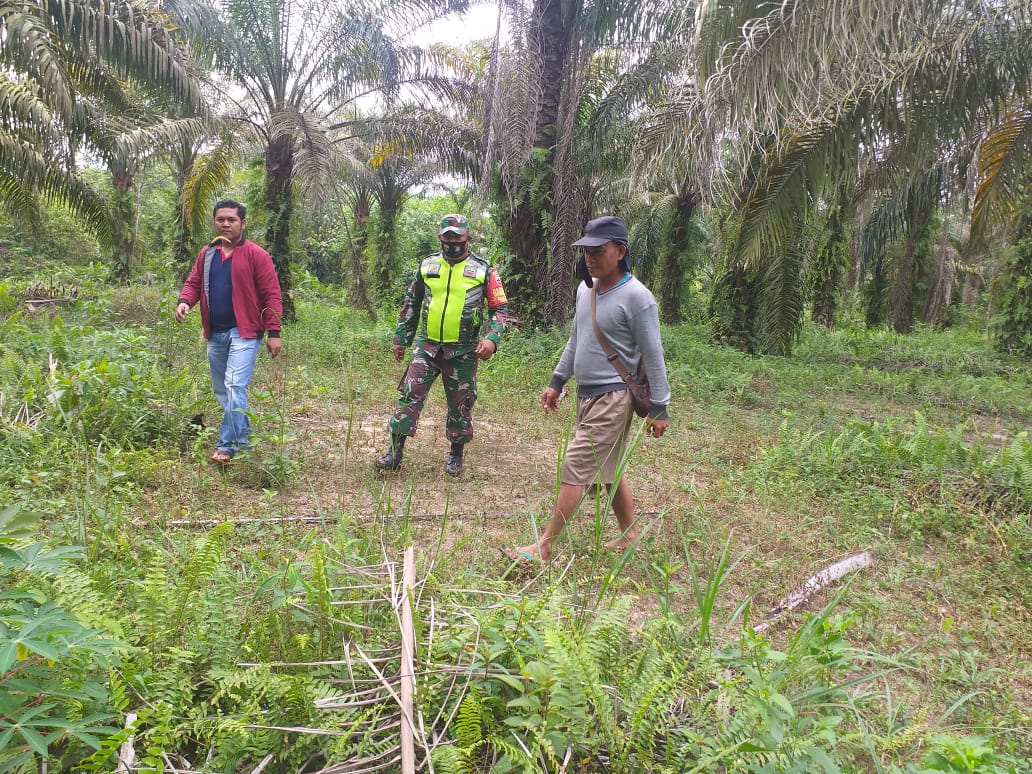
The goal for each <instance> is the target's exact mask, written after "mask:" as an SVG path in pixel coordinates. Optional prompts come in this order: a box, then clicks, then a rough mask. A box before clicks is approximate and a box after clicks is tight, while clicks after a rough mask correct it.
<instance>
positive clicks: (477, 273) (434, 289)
mask: <svg viewBox="0 0 1032 774" xmlns="http://www.w3.org/2000/svg"><path fill="white" fill-rule="evenodd" d="M490 271H491V265H490V264H489V263H487V262H486V261H483V260H481V259H480V258H478V257H477V256H475V255H473V254H472V253H470V254H468V255H467V256H466V258H465V260H462V261H460V262H459V263H456V264H455V265H454V266H453V265H452V264H450V263H448V261H447V260H445V259H444V257H443V256H442V255H440V254H435V255H431V256H429V257H428V258H425V259H423V262H422V263H421V264H420V265H419V276H420V277H421V278H422V280H423V285H424V287H425V288H426V295H425V297H424V299H423V331H424V332H425V336H426V337H427V338H428V339H430V340H432V341H439V342H441V343H443V344H456V343H461V344H466V343H470V342H475V341H476V340H477V338H478V337H479V334H480V326H481V323H482V322H483V307H484V291H485V288H486V287H487V278H488V275H489V274H490Z"/></svg>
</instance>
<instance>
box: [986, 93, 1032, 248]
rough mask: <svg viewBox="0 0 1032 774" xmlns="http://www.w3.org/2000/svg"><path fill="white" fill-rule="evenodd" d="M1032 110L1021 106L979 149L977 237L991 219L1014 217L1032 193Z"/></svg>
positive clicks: (996, 127)
mask: <svg viewBox="0 0 1032 774" xmlns="http://www.w3.org/2000/svg"><path fill="white" fill-rule="evenodd" d="M1030 151H1032V110H1030V109H1028V108H1025V107H1018V108H1015V109H1013V110H1011V111H1010V112H1009V113H1008V114H1007V115H1006V116H1005V117H1004V119H1003V121H1001V122H1000V123H999V124H998V125H996V126H995V127H994V128H993V129H992V130H991V131H990V133H989V134H988V135H987V136H986V138H985V139H984V140H983V142H982V144H981V145H980V146H979V148H978V172H979V178H980V179H979V183H978V187H977V189H976V191H975V204H974V207H973V209H972V212H971V229H972V232H973V234H974V235H975V236H978V235H980V234H982V233H984V231H985V227H986V223H987V221H988V220H990V219H995V220H998V221H1007V220H1010V219H1011V218H1012V217H1013V216H1014V215H1015V214H1016V213H1017V212H1018V211H1019V210H1020V208H1021V207H1023V206H1025V205H1027V202H1028V198H1029V195H1030V172H1029V167H1030V164H1029V160H1030V156H1032V153H1030Z"/></svg>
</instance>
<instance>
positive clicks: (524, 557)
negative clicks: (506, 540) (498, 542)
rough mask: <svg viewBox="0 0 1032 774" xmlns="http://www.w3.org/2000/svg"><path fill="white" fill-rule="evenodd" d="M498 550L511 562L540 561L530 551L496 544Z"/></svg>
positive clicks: (532, 562) (531, 562) (528, 562)
mask: <svg viewBox="0 0 1032 774" xmlns="http://www.w3.org/2000/svg"><path fill="white" fill-rule="evenodd" d="M498 551H499V552H500V553H501V555H502V556H504V557H505V558H506V559H508V560H509V561H510V562H512V563H513V564H536V563H537V562H540V561H541V560H540V559H538V558H537V557H536V556H534V554H532V553H530V551H522V550H513V549H510V548H506V547H505V546H498Z"/></svg>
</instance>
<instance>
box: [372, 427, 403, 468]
mask: <svg viewBox="0 0 1032 774" xmlns="http://www.w3.org/2000/svg"><path fill="white" fill-rule="evenodd" d="M404 451H405V436H404V435H393V436H391V448H390V449H388V450H387V453H386V454H384V455H383V456H382V457H380V458H378V459H377V460H376V462H375V463H374V465H375V466H376V469H377V470H380V471H383V472H390V471H395V470H397V469H398V468H400V467H401V458H402V456H403V454H404Z"/></svg>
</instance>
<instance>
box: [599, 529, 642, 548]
mask: <svg viewBox="0 0 1032 774" xmlns="http://www.w3.org/2000/svg"><path fill="white" fill-rule="evenodd" d="M637 542H638V533H634V534H633V535H621V536H620V537H618V538H616V539H615V540H610V541H609V542H608V543H606V546H605V547H606V548H607V549H608V550H610V551H626V550H627V549H628V548H632V547H633V546H634V545H635V543H637Z"/></svg>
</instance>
